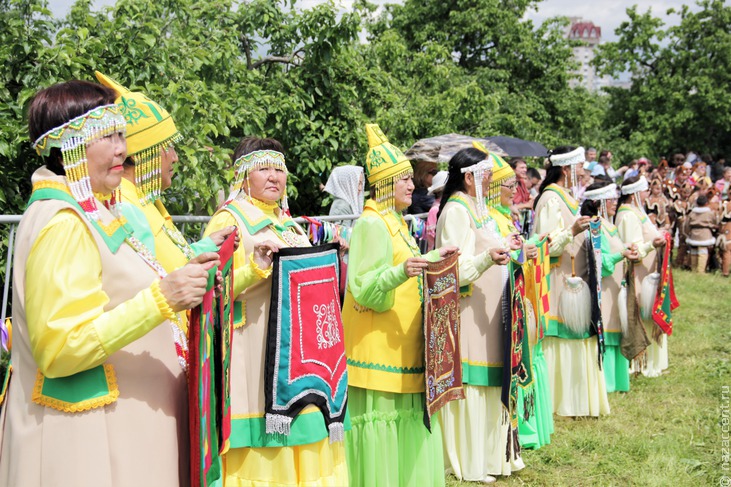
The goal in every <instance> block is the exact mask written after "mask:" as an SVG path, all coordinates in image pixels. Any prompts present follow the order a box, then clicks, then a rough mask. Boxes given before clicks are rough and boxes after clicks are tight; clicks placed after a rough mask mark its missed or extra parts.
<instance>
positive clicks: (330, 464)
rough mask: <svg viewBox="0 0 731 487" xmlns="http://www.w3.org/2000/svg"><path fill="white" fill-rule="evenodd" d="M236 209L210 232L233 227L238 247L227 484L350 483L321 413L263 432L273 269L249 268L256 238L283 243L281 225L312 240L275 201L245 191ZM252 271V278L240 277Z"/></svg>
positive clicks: (222, 214) (218, 218) (219, 217)
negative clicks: (287, 428) (284, 429)
mask: <svg viewBox="0 0 731 487" xmlns="http://www.w3.org/2000/svg"><path fill="white" fill-rule="evenodd" d="M231 205H233V208H229V209H228V210H225V209H224V210H221V211H219V212H218V213H216V214H215V215H214V216H213V218H212V219H211V221H210V223H209V224H208V227H206V230H205V233H204V234H205V235H210V234H211V233H212V232H215V231H216V230H220V229H222V228H225V227H227V226H231V225H234V226H236V227H237V228H238V230H239V232H241V244H240V245H239V248H238V249H237V250H236V252H235V253H234V269H235V271H234V275H235V276H237V277H236V282H235V283H234V292H235V294H237V295H238V297H237V298H236V299H237V301H236V306H235V309H234V315H235V316H234V338H233V351H232V358H231V408H232V426H231V429H232V431H231V449H230V450H229V451H228V452H227V453H226V454H225V455H224V458H223V468H224V486H226V487H243V486H252V487H264V486H271V487H274V486H307V487H309V486H333V487H335V486H343V485H347V484H348V471H347V467H346V461H345V448H344V446H343V443H342V442H334V443H330V442H329V440H328V431H327V428H326V426H325V421H324V418H323V417H322V413H320V410H319V409H317V407H315V406H308V407H306V408H305V409H304V410H303V411H302V412H301V413H300V414H299V415H298V416H297V417H296V418H295V419H294V420H293V421H292V426H291V433H290V435H289V436H284V435H279V434H267V433H265V423H264V361H265V357H264V354H265V351H266V343H265V342H266V335H267V333H266V331H267V323H268V317H269V299H270V296H271V282H272V280H271V277H270V274H271V271H270V270H267V271H261V270H259V269H258V268H254V267H253V266H252V265H251V261H250V254H251V252H252V251H253V249H254V246H255V244H256V243H257V242H261V241H263V240H272V241H278V242H279V243H280V244H281V245H283V246H290V244H288V243H287V242H285V241H284V240H283V239H282V238H281V231H280V230H292V232H294V233H295V234H296V236H295V238H298V239H299V240H298V243H299V245H309V243H308V242H307V239H306V237H304V233H303V232H302V230H301V229H300V228H299V227H298V226H296V224H295V223H294V221H292V220H291V219H290V218H289V217H287V216H285V215H283V214H282V213H281V212H280V210H279V208H278V207H277V206H276V205H266V204H264V203H262V202H259V201H256V200H251V201H249V200H248V198H247V197H246V195H245V194H244V193H241V194H240V195H239V197H237V198H236V199H235V200H234V201H233V202H232V203H231ZM237 274H238V275H241V276H248V277H246V280H248V281H249V283H248V284H247V283H245V282H242V281H239V277H238V275H237Z"/></svg>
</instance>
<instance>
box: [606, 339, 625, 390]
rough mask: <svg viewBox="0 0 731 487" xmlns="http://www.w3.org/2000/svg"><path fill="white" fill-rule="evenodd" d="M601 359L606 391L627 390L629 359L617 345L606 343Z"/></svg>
mask: <svg viewBox="0 0 731 487" xmlns="http://www.w3.org/2000/svg"><path fill="white" fill-rule="evenodd" d="M603 361H604V363H603V364H602V368H603V369H604V379H605V380H606V382H607V392H627V391H629V360H627V359H626V358H625V357H624V355H622V352H620V347H619V345H609V344H607V345H606V349H605V351H604V359H603Z"/></svg>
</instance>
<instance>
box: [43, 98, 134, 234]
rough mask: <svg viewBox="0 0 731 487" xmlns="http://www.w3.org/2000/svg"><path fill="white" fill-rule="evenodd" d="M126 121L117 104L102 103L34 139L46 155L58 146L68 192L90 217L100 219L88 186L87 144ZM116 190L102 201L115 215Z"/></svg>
mask: <svg viewBox="0 0 731 487" xmlns="http://www.w3.org/2000/svg"><path fill="white" fill-rule="evenodd" d="M126 131H127V122H126V121H125V120H124V117H123V116H122V115H121V113H120V112H119V108H118V107H117V105H114V104H112V105H104V106H100V107H97V108H94V109H92V110H89V111H88V112H86V113H84V114H83V115H80V116H78V117H76V118H74V119H72V120H70V121H68V122H66V123H65V124H63V125H61V126H60V127H56V128H53V129H51V130H49V131H48V132H46V133H45V134H43V135H41V136H40V137H39V138H38V139H37V140H36V141H35V142H34V143H33V147H34V148H35V150H36V152H37V153H38V155H40V156H43V157H48V156H49V155H50V154H51V149H53V148H58V149H60V150H61V155H62V159H63V168H64V171H65V172H66V183H67V185H68V187H69V189H70V190H71V195H72V196H73V197H74V199H75V200H76V201H77V202H78V203H79V205H80V206H81V208H83V210H84V212H85V213H86V215H87V216H88V218H90V219H91V220H99V212H98V210H97V207H96V202H95V200H94V193H93V192H92V189H91V180H90V179H89V169H88V165H87V159H86V148H87V147H88V146H89V145H91V144H93V143H94V142H97V141H99V140H100V139H102V138H104V137H106V136H108V135H112V134H114V133H117V132H119V133H121V134H125V133H126ZM119 200H120V198H119V190H118V189H117V190H115V192H113V193H112V195H111V197H109V198H108V199H107V201H105V205H106V206H107V207H109V209H110V211H112V212H113V213H114V214H115V215H118V210H117V203H119Z"/></svg>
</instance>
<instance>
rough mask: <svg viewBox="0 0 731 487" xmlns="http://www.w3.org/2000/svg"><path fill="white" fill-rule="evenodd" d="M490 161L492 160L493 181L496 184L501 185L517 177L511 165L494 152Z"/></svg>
mask: <svg viewBox="0 0 731 487" xmlns="http://www.w3.org/2000/svg"><path fill="white" fill-rule="evenodd" d="M490 159H492V180H493V181H494V182H496V183H499V182H502V181H505V180H506V179H510V178H514V177H515V171H513V168H512V167H510V164H508V163H507V162H505V159H503V158H502V157H500V156H499V155H497V154H495V153H494V152H490Z"/></svg>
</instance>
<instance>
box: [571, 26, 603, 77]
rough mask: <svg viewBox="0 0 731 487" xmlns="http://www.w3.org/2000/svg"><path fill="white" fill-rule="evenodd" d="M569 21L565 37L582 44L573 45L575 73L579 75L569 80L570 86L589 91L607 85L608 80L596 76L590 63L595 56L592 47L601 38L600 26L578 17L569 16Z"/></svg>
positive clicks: (597, 43) (596, 44)
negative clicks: (577, 66)
mask: <svg viewBox="0 0 731 487" xmlns="http://www.w3.org/2000/svg"><path fill="white" fill-rule="evenodd" d="M570 21H571V26H570V27H569V30H568V33H567V37H568V38H569V39H571V40H580V41H582V44H581V45H580V46H577V47H574V60H575V61H576V62H577V64H578V65H579V68H578V71H575V73H577V74H578V75H579V78H578V79H573V80H571V81H570V82H569V85H570V86H571V87H572V88H573V87H576V86H583V87H585V88H586V89H587V90H589V91H596V90H598V89H600V88H601V87H602V86H607V85H608V83H609V80H608V79H606V78H604V77H600V76H598V75H597V73H596V70H595V69H594V67H593V66H591V64H590V63H591V61H592V60H593V59H594V56H595V52H594V48H595V47H596V46H598V45H599V43H600V42H601V40H602V28H601V27H599V26H598V25H594V23H593V22H590V21H585V20H583V19H581V18H579V17H571V18H570Z"/></svg>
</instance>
